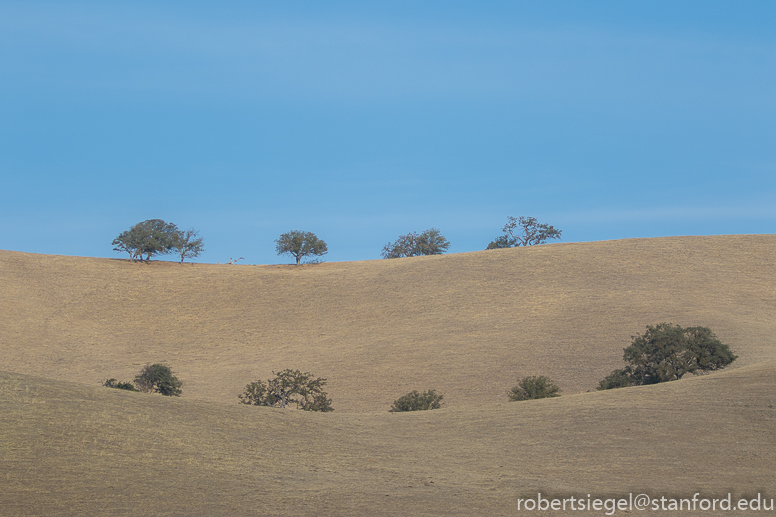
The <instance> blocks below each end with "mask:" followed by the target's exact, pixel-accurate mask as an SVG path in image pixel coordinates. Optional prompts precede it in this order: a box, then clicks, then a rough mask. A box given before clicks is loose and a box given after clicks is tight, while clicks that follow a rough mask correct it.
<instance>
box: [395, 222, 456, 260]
mask: <svg viewBox="0 0 776 517" xmlns="http://www.w3.org/2000/svg"><path fill="white" fill-rule="evenodd" d="M449 247H450V242H449V241H448V240H447V239H445V238H444V236H443V235H442V233H441V232H440V231H439V230H437V229H436V228H431V229H430V230H426V231H425V232H423V233H421V234H418V233H416V232H411V233H408V234H407V235H401V236H400V237H399V238H398V239H396V240H395V241H394V242H389V243H388V244H386V245H385V246H384V247H383V251H382V253H381V256H382V257H383V258H401V257H419V256H421V255H441V254H442V253H444V252H446V251H447V249H448V248H449Z"/></svg>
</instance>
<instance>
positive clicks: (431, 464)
mask: <svg viewBox="0 0 776 517" xmlns="http://www.w3.org/2000/svg"><path fill="white" fill-rule="evenodd" d="M774 257H776V236H720V237H681V238H664V239H638V240H627V241H614V242H599V243H578V244H553V245H546V246H540V247H534V248H526V249H510V250H493V251H488V252H477V253H467V254H459V255H449V256H438V257H422V258H416V259H400V260H377V261H371V262H358V263H331V264H320V265H314V266H306V267H296V266H227V265H190V264H189V265H182V266H181V265H178V264H174V263H163V262H155V263H150V264H139V263H131V262H128V261H124V260H108V259H89V258H78V257H59V256H41V255H32V254H25V253H15V252H2V251H0V285H2V289H0V349H1V350H2V352H3V353H2V354H0V414H1V415H3V417H2V422H1V423H0V451H1V452H2V454H0V515H2V516H17V515H20V516H28V515H103V514H104V515H130V514H131V515H181V516H184V515H185V516H211V515H230V516H231V515H262V516H264V515H267V516H273V515H277V516H281V515H283V516H285V515H295V516H296V515H301V516H308V515H309V516H313V515H316V516H329V515H330V516H341V515H345V516H348V515H353V516H356V515H359V516H361V515H370V516H372V515H374V516H398V515H413V516H423V515H429V516H430V515H467V516H468V515H488V516H490V515H494V516H498V515H519V514H520V513H521V512H517V511H516V505H517V500H518V499H519V498H521V497H534V498H535V497H536V493H537V492H539V491H540V492H542V494H544V496H545V497H548V496H558V497H566V498H567V497H569V496H572V495H573V496H575V497H585V496H587V494H592V495H593V496H594V497H595V496H599V497H612V496H613V497H623V496H625V497H627V495H628V493H629V492H633V493H634V494H638V493H642V492H645V493H648V494H650V495H652V496H658V497H659V496H661V495H664V496H666V497H692V495H693V494H694V493H696V492H700V493H701V494H702V496H703V497H723V496H726V495H727V493H728V492H732V493H733V494H734V497H736V498H737V497H739V496H752V495H756V494H757V493H758V492H761V493H762V494H764V495H766V496H767V497H775V498H776V493H774V486H776V468H775V467H776V346H774V339H773V336H774V332H775V331H776V318H774V317H773V314H774V307H776V265H775V264H774ZM661 321H670V322H674V323H678V324H681V325H705V326H709V327H711V328H712V329H713V330H714V331H716V333H717V335H718V336H719V337H720V338H721V340H722V341H723V342H725V343H728V344H729V345H730V346H731V348H732V349H733V351H734V352H736V353H737V354H738V355H739V357H740V358H739V359H738V360H737V361H736V362H735V363H733V365H732V366H731V367H729V368H727V369H725V370H723V371H721V372H717V373H714V374H711V375H704V376H698V377H691V378H688V379H683V380H681V381H678V382H671V383H666V384H661V385H655V386H646V387H637V388H626V389H620V390H612V391H607V392H595V391H593V392H587V390H590V389H594V388H595V386H596V385H597V382H598V380H600V379H601V378H602V377H603V376H604V375H606V374H607V373H609V371H611V370H612V369H613V368H616V367H620V366H622V361H621V357H622V348H623V347H624V346H626V345H628V344H629V342H630V336H631V335H633V334H640V333H642V332H643V330H644V327H645V325H647V324H654V323H658V322H661ZM160 361H164V362H167V363H168V364H170V365H172V367H173V370H174V372H175V373H176V374H177V375H178V376H179V377H180V378H181V379H182V380H183V382H184V386H183V389H184V396H183V397H181V398H179V399H178V398H167V397H162V396H158V395H157V396H155V395H145V394H141V393H128V392H122V391H119V390H111V389H107V388H103V387H101V386H100V385H99V384H100V382H101V381H102V380H104V379H106V378H108V377H117V378H119V379H124V380H128V379H131V378H132V377H133V376H134V375H135V374H136V373H137V372H138V371H139V370H140V368H141V367H142V366H143V365H144V364H146V363H148V362H160ZM287 367H290V368H299V369H302V370H310V371H312V372H313V373H315V374H316V375H320V376H324V377H327V378H328V379H329V386H328V387H329V388H330V389H329V394H330V395H331V396H332V397H333V399H334V407H335V408H336V411H335V412H334V413H325V414H310V413H304V412H301V411H293V410H286V411H283V410H276V409H271V408H258V407H248V406H242V405H239V404H237V394H238V393H239V392H240V391H241V389H242V388H243V386H244V385H245V384H246V383H248V382H249V381H252V380H255V379H257V378H267V377H268V376H269V375H270V374H271V371H272V370H278V369H283V368H287ZM533 374H545V375H549V376H551V377H552V378H553V379H555V380H556V381H557V382H558V383H559V384H560V385H561V387H562V388H563V389H564V396H562V397H560V398H557V399H545V400H538V401H528V402H516V403H509V402H506V394H505V391H506V389H507V388H508V387H510V386H512V385H514V384H515V382H516V380H517V379H518V377H522V376H525V375H533ZM428 388H435V389H437V390H439V391H441V392H443V393H444V394H445V401H446V407H445V408H443V409H441V410H437V411H429V412H418V413H406V414H394V413H388V412H387V409H388V407H389V406H390V404H391V402H392V401H393V400H394V399H395V398H397V397H398V396H400V395H402V394H404V393H406V392H407V391H409V390H411V389H421V390H423V389H428ZM522 513H528V514H538V512H536V513H534V512H522ZM623 513H624V512H618V513H617V515H622V514H623ZM635 513H639V512H635ZM582 514H586V513H583V512H570V511H569V512H552V515H582ZM597 514H602V512H598V513H597ZM645 514H646V513H645ZM715 514H716V515H721V513H714V512H706V513H703V515H715Z"/></svg>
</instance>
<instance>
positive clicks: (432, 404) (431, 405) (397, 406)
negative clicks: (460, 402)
mask: <svg viewBox="0 0 776 517" xmlns="http://www.w3.org/2000/svg"><path fill="white" fill-rule="evenodd" d="M442 398H443V395H440V394H437V393H436V391H434V390H428V391H424V392H423V393H418V392H417V390H412V391H411V392H409V393H407V394H406V395H404V396H403V397H400V398H398V399H396V400H394V401H393V405H391V409H389V410H388V411H389V412H391V413H400V412H403V411H426V410H429V409H439V408H441V407H442Z"/></svg>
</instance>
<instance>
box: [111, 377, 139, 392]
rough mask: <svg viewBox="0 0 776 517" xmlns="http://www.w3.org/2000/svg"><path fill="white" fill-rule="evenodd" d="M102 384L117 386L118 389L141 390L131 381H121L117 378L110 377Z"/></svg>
mask: <svg viewBox="0 0 776 517" xmlns="http://www.w3.org/2000/svg"><path fill="white" fill-rule="evenodd" d="M102 385H103V386H105V387H106V388H115V389H117V390H126V391H139V390H138V389H137V388H135V385H134V384H132V383H131V382H120V381H117V380H116V379H108V380H107V381H105V382H103V383H102Z"/></svg>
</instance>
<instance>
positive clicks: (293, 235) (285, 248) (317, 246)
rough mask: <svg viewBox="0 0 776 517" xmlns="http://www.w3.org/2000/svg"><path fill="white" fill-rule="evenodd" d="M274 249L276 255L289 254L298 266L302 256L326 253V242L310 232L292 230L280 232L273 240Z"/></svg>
mask: <svg viewBox="0 0 776 517" xmlns="http://www.w3.org/2000/svg"><path fill="white" fill-rule="evenodd" d="M275 244H276V246H275V251H277V254H278V255H283V254H289V255H291V256H293V257H294V258H295V259H296V265H297V266H298V265H299V263H300V261H301V260H302V259H303V258H304V257H309V256H311V255H315V256H321V255H325V254H326V253H328V251H329V250H328V249H327V248H326V243H325V242H323V241H322V240H321V239H319V238H318V237H317V236H316V235H315V234H314V233H312V232H302V231H299V230H294V231H291V232H288V233H284V234H282V235H281V236H280V237H279V238H278V239H277V240H276V241H275Z"/></svg>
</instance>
